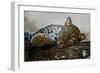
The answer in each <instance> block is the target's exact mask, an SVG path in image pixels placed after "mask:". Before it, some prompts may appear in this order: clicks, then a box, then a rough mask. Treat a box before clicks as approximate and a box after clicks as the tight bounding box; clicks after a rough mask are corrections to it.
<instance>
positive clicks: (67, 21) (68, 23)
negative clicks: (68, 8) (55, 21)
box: [65, 17, 72, 25]
mask: <svg viewBox="0 0 100 73" xmlns="http://www.w3.org/2000/svg"><path fill="white" fill-rule="evenodd" d="M70 24H72V20H71V17H67V19H66V22H65V25H70Z"/></svg>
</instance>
